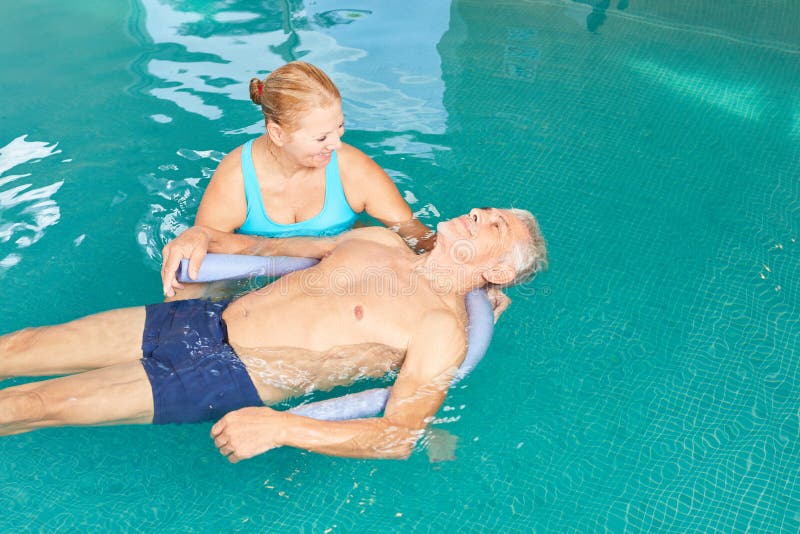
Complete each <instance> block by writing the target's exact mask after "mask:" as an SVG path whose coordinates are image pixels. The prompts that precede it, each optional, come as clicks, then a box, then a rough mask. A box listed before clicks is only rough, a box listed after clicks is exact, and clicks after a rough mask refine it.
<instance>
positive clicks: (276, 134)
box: [267, 121, 286, 146]
mask: <svg viewBox="0 0 800 534" xmlns="http://www.w3.org/2000/svg"><path fill="white" fill-rule="evenodd" d="M267 135H268V136H269V140H270V141H271V142H272V143H273V144H274V145H275V146H283V143H284V142H285V141H286V132H285V131H283V128H281V127H280V125H279V124H277V123H275V122H272V121H269V122H268V123H267Z"/></svg>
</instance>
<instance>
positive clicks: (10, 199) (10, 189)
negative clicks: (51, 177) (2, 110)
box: [0, 135, 80, 277]
mask: <svg viewBox="0 0 800 534" xmlns="http://www.w3.org/2000/svg"><path fill="white" fill-rule="evenodd" d="M26 138H27V136H26V135H22V136H20V137H17V138H16V139H14V140H13V141H11V142H10V143H9V144H7V145H6V146H4V147H2V148H0V277H2V276H3V275H4V274H5V272H6V271H8V269H10V268H11V267H13V266H15V265H17V264H18V263H20V262H21V261H22V255H21V253H20V252H19V251H20V250H21V249H24V248H27V247H29V246H31V245H33V244H34V243H36V242H37V241H39V240H40V239H41V238H42V237H43V236H44V234H45V230H46V229H47V228H48V227H49V226H53V225H54V224H56V223H58V221H59V220H60V219H61V210H60V208H59V206H58V204H57V203H56V201H55V200H53V199H52V197H53V195H55V193H56V192H57V191H58V190H59V189H60V188H61V186H62V185H63V184H64V181H63V180H58V181H55V182H52V183H46V184H44V185H39V186H38V187H37V186H35V185H34V183H38V184H42V182H43V180H42V179H41V178H35V177H34V175H33V174H32V173H24V174H6V172H7V171H10V170H11V169H13V168H15V167H18V166H20V165H25V164H28V163H31V164H33V163H37V162H39V161H40V160H42V159H44V158H47V157H50V156H53V155H55V154H60V153H61V150H57V149H56V147H57V146H58V143H53V144H48V143H46V142H40V141H27V140H26ZM45 181H46V180H45ZM78 244H80V243H76V246H77V245H78Z"/></svg>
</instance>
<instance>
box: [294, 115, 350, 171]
mask: <svg viewBox="0 0 800 534" xmlns="http://www.w3.org/2000/svg"><path fill="white" fill-rule="evenodd" d="M342 135H344V115H343V114H342V105H341V103H340V102H338V101H336V102H335V103H334V104H331V105H330V106H326V107H321V108H314V109H312V110H310V111H308V112H306V113H304V114H302V115H300V117H299V119H298V121H297V124H295V129H294V130H291V131H290V132H288V133H287V135H286V142H285V143H284V144H283V147H282V148H283V150H284V151H285V152H286V153H287V154H288V155H290V156H291V157H292V158H293V159H295V160H296V161H297V162H298V163H300V164H301V165H304V166H306V167H324V166H326V165H327V164H328V162H329V161H330V160H331V152H333V151H334V150H338V149H339V147H341V146H342V139H341V138H342Z"/></svg>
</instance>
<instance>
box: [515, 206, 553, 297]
mask: <svg viewBox="0 0 800 534" xmlns="http://www.w3.org/2000/svg"><path fill="white" fill-rule="evenodd" d="M508 211H509V212H510V213H511V214H512V215H514V216H515V217H516V218H517V219H519V220H520V221H522V223H523V224H524V225H525V227H526V228H527V229H528V239H526V240H524V241H519V242H518V243H517V244H516V245H514V248H513V249H512V250H511V252H510V253H509V255H508V256H507V258H508V259H510V260H511V266H512V267H513V268H514V271H515V272H516V275H515V276H514V279H513V280H512V281H511V282H509V283H508V284H505V285H506V286H513V285H516V284H522V283H525V282H527V281H529V280H531V279H532V278H533V277H534V276H535V275H536V273H538V272H540V271H543V270H545V269H546V268H547V246H546V245H545V242H544V236H543V235H542V231H541V230H540V229H539V223H538V222H537V221H536V218H535V217H534V216H533V214H532V213H531V212H529V211H527V210H521V209H517V208H511V209H509V210H508Z"/></svg>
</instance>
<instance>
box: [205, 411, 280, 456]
mask: <svg viewBox="0 0 800 534" xmlns="http://www.w3.org/2000/svg"><path fill="white" fill-rule="evenodd" d="M281 420H282V416H281V413H280V412H276V411H275V410H273V409H271V408H267V407H266V406H264V407H258V408H255V407H251V408H242V409H240V410H236V411H233V412H230V413H229V414H227V415H225V417H223V418H222V419H220V420H219V421H217V423H216V424H215V425H214V426H213V427H211V438H212V439H213V440H214V445H216V446H217V448H218V449H219V453H220V454H221V455H223V456H226V457H227V458H228V461H230V462H231V463H233V464H235V463H236V462H238V461H240V460H246V459H247V458H252V457H253V456H256V455H258V454H261V453H264V452H267V451H268V450H270V449H275V448H277V447H281V446H282V444H281V443H279V441H278V438H279V435H280V434H281V425H280V421H281Z"/></svg>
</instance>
